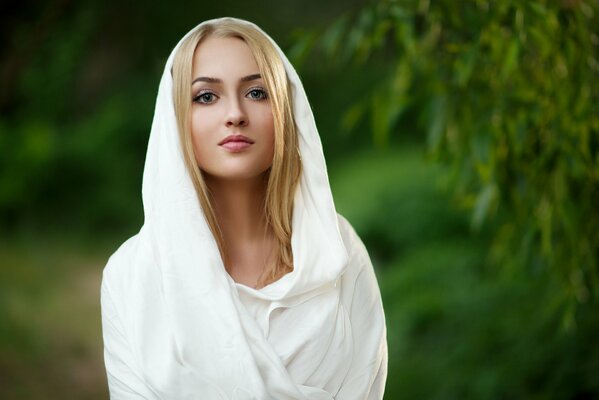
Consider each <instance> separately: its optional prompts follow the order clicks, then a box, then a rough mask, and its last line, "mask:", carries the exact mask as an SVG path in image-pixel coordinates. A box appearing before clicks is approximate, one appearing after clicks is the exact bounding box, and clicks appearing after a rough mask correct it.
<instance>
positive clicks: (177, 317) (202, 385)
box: [101, 17, 387, 400]
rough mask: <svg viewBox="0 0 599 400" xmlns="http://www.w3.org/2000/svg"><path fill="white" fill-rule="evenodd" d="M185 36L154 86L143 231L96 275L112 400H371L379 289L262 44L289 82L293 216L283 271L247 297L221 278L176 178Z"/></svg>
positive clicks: (381, 343) (306, 118)
mask: <svg viewBox="0 0 599 400" xmlns="http://www.w3.org/2000/svg"><path fill="white" fill-rule="evenodd" d="M227 18H228V17H227ZM214 21H217V20H210V21H205V22H203V23H202V24H204V23H208V22H214ZM238 21H241V22H243V23H246V24H251V25H252V26H254V27H255V28H256V29H260V28H258V27H257V26H256V25H254V24H252V23H250V22H247V21H243V20H238ZM200 25H201V24H200ZM190 33H191V31H190V32H189V33H188V34H187V35H189V34H190ZM187 35H186V36H185V37H187ZM265 35H266V34H265ZM185 37H184V38H185ZM267 37H268V35H267ZM184 38H182V39H181V41H180V42H179V44H177V46H176V47H175V49H174V50H173V51H172V53H171V55H170V57H169V58H168V60H167V62H166V66H165V68H164V73H163V75H162V78H161V81H160V87H159V89H158V96H157V100H156V108H155V112H154V119H153V123H152V127H151V132H150V138H149V144H148V149H147V155H146V161H145V166H144V174H143V185H142V198H143V207H144V223H143V226H142V227H141V229H140V231H139V232H138V233H137V234H136V235H135V236H133V237H131V238H130V239H128V240H127V241H126V242H125V243H123V244H122V245H121V246H120V247H119V248H118V250H117V251H116V252H115V253H114V254H113V255H112V256H111V257H110V259H109V260H108V263H107V265H106V267H105V269H104V274H103V280H102V291H101V302H102V326H103V336H104V358H105V365H106V371H107V377H108V384H109V390H110V395H111V398H112V399H177V400H180V399H236V400H242V399H243V400H245V399H323V400H324V399H328V400H330V399H381V398H382V396H383V390H384V386H385V380H386V375H387V342H386V325H385V318H384V312H383V306H382V302H381V297H380V291H379V287H378V284H377V280H376V276H375V273H374V270H373V267H372V263H371V261H370V258H369V256H368V253H367V251H366V248H365V247H364V245H363V243H362V241H361V240H360V238H359V237H358V236H357V235H356V233H355V231H354V229H353V228H352V227H351V225H350V224H349V222H348V221H347V220H346V219H345V218H343V217H342V216H340V215H339V214H337V212H336V211H335V206H334V203H333V197H332V194H331V190H330V186H329V181H328V176H327V169H326V164H325V159H324V155H323V151H322V145H321V142H320V138H319V135H318V131H317V129H316V125H315V122H314V118H313V115H312V111H311V109H310V105H309V103H308V100H307V98H306V94H305V92H304V89H303V87H302V84H301V81H300V79H299V77H298V75H297V73H296V71H295V69H294V68H293V67H292V65H291V64H290V63H289V61H288V59H287V58H286V56H285V55H284V54H283V52H282V51H281V49H280V48H279V47H278V46H277V44H276V43H275V42H274V41H272V39H270V37H269V39H270V40H271V42H272V43H273V44H274V46H275V48H276V49H277V51H278V53H279V55H280V57H281V58H282V60H283V61H284V65H285V69H286V72H287V74H288V77H289V80H290V82H291V90H292V95H293V110H294V114H295V121H296V125H297V127H298V135H299V151H300V154H301V157H302V168H303V173H302V176H301V180H300V183H299V185H298V188H297V191H296V193H295V196H294V209H293V216H292V230H293V232H292V243H291V245H292V251H293V260H294V269H293V271H292V272H290V273H288V274H286V275H284V276H283V277H282V278H280V279H279V280H277V281H275V282H273V283H271V284H269V285H267V286H265V287H263V288H261V289H253V288H250V287H248V286H245V285H243V284H240V283H237V282H235V281H234V280H233V279H232V278H231V277H230V275H229V274H228V273H227V271H226V270H225V268H224V265H223V262H222V259H221V257H220V254H219V251H218V247H217V244H216V241H215V239H214V237H213V235H212V233H211V231H210V229H209V226H208V224H207V222H206V219H205V216H204V213H203V211H202V209H201V207H200V203H199V201H198V197H197V194H196V192H195V190H194V186H193V183H192V180H191V177H190V175H189V174H188V172H187V170H186V168H185V164H184V158H183V153H182V149H181V146H180V143H179V138H178V133H177V123H176V119H175V111H174V104H173V98H172V85H173V81H172V76H171V67H172V63H173V58H174V54H175V52H176V50H177V48H178V47H179V45H180V44H181V42H182V41H183V39H184Z"/></svg>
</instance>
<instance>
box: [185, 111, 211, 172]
mask: <svg viewBox="0 0 599 400" xmlns="http://www.w3.org/2000/svg"><path fill="white" fill-rule="evenodd" d="M206 117H208V116H207V115H203V113H200V112H194V113H192V115H191V142H192V145H193V151H194V154H195V158H196V161H197V163H198V164H201V162H202V160H205V159H206V156H207V152H206V149H207V148H209V143H210V139H211V138H210V136H211V132H213V131H214V130H213V129H212V128H211V126H210V119H209V118H206Z"/></svg>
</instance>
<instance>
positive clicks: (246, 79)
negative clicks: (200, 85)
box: [191, 74, 262, 85]
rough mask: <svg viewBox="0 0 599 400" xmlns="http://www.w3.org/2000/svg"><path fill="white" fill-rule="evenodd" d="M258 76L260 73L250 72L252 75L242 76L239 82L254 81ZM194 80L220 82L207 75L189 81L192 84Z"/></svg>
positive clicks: (220, 81) (220, 80)
mask: <svg viewBox="0 0 599 400" xmlns="http://www.w3.org/2000/svg"><path fill="white" fill-rule="evenodd" d="M260 78H262V76H261V75H260V74H252V75H248V76H244V77H243V78H241V79H239V81H240V82H249V81H254V80H256V79H260ZM196 82H209V83H222V79H219V78H211V77H209V76H199V77H197V78H195V79H194V80H193V82H191V84H192V85H193V84H194V83H196Z"/></svg>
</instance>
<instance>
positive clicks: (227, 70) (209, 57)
mask: <svg viewBox="0 0 599 400" xmlns="http://www.w3.org/2000/svg"><path fill="white" fill-rule="evenodd" d="M192 71H193V75H194V77H195V76H198V75H199V74H206V75H209V76H212V77H215V78H223V79H225V78H227V77H228V76H237V75H238V76H244V75H247V74H252V73H257V72H258V65H257V64H256V61H255V59H254V56H253V55H252V52H251V50H250V47H249V46H248V45H247V44H246V43H245V42H244V41H243V40H242V39H239V38H234V37H232V38H231V37H228V38H219V37H207V38H206V39H204V40H202V41H201V42H200V44H199V45H198V46H197V47H196V49H195V52H194V55H193V68H192Z"/></svg>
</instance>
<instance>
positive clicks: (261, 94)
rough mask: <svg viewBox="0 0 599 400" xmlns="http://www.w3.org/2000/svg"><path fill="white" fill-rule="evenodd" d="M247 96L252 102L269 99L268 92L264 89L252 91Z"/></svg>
mask: <svg viewBox="0 0 599 400" xmlns="http://www.w3.org/2000/svg"><path fill="white" fill-rule="evenodd" d="M247 96H248V97H249V98H250V99H252V100H265V99H267V98H268V96H267V95H266V90H264V89H262V88H254V89H251V90H250V91H249V92H248V93H247Z"/></svg>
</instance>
